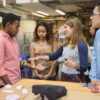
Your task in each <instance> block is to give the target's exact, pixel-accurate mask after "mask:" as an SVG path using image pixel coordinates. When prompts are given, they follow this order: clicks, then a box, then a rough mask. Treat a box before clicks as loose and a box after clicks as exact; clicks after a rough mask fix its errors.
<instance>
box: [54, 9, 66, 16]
mask: <svg viewBox="0 0 100 100" xmlns="http://www.w3.org/2000/svg"><path fill="white" fill-rule="evenodd" d="M56 12H57V13H59V14H61V15H66V14H65V13H64V12H63V11H61V10H58V9H57V10H56Z"/></svg>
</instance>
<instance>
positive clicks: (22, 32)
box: [16, 20, 36, 54]
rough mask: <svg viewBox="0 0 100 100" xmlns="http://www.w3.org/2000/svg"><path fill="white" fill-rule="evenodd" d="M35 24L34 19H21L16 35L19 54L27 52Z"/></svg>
mask: <svg viewBox="0 0 100 100" xmlns="http://www.w3.org/2000/svg"><path fill="white" fill-rule="evenodd" d="M35 26H36V21H34V20H21V22H20V28H19V33H18V34H17V36H16V39H17V41H18V44H19V50H20V53H21V54H24V53H26V51H28V53H29V45H30V43H31V41H32V38H33V32H34V29H35Z"/></svg>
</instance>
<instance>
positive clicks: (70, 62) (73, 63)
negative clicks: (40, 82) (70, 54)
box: [63, 58, 76, 68]
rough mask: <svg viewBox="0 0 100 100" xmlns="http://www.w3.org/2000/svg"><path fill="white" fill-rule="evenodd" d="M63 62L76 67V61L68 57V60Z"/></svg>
mask: <svg viewBox="0 0 100 100" xmlns="http://www.w3.org/2000/svg"><path fill="white" fill-rule="evenodd" d="M63 64H64V65H66V66H68V67H71V68H74V66H75V65H76V63H75V62H73V61H72V60H70V59H68V58H67V60H65V61H64V62H63Z"/></svg>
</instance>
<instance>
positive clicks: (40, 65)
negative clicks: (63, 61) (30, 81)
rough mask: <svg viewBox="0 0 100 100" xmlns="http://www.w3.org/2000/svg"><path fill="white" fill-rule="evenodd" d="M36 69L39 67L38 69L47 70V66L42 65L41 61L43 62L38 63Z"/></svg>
mask: <svg viewBox="0 0 100 100" xmlns="http://www.w3.org/2000/svg"><path fill="white" fill-rule="evenodd" d="M36 69H37V70H45V69H46V67H44V66H43V65H42V63H41V64H38V65H37V66H36Z"/></svg>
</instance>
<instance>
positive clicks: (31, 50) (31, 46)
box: [30, 42, 39, 77]
mask: <svg viewBox="0 0 100 100" xmlns="http://www.w3.org/2000/svg"><path fill="white" fill-rule="evenodd" d="M30 57H31V58H33V57H34V42H32V43H31V45H30ZM31 64H34V65H35V62H34V60H31ZM34 73H35V74H36V76H38V77H39V73H38V71H37V70H34Z"/></svg>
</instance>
